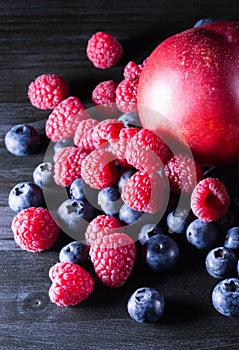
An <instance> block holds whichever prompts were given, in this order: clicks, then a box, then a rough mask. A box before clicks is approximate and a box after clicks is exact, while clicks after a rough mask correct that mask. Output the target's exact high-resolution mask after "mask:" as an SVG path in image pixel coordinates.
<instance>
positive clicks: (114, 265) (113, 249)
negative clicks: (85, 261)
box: [90, 233, 136, 288]
mask: <svg viewBox="0 0 239 350" xmlns="http://www.w3.org/2000/svg"><path fill="white" fill-rule="evenodd" d="M90 257H91V261H92V262H93V265H94V269H95V272H96V274H97V276H98V277H99V279H100V281H101V282H102V283H103V284H104V285H106V286H108V287H112V288H116V287H120V286H122V285H123V284H124V283H125V282H126V280H127V279H128V277H129V275H130V274H131V272H132V269H133V267H134V262H135V257H136V246H135V243H134V241H133V240H132V238H130V237H129V236H128V235H126V234H124V233H113V234H110V235H107V236H103V237H100V238H98V239H97V240H96V241H95V242H94V244H92V246H91V247H90Z"/></svg>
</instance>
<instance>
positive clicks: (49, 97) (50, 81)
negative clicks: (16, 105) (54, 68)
mask: <svg viewBox="0 0 239 350" xmlns="http://www.w3.org/2000/svg"><path fill="white" fill-rule="evenodd" d="M69 94H70V89H69V85H68V83H67V82H66V81H65V79H64V78H62V77H60V76H59V75H56V74H43V75H40V76H39V77H37V78H36V79H35V81H33V82H32V83H31V84H30V85H29V87H28V97H29V99H30V102H31V104H32V105H33V106H34V107H37V108H40V109H44V110H45V109H53V108H55V107H56V106H57V105H58V104H59V103H60V102H61V101H62V100H64V99H66V98H67V97H68V96H69Z"/></svg>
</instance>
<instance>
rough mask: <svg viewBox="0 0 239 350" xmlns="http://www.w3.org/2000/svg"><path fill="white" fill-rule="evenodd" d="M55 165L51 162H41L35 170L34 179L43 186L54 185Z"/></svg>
mask: <svg viewBox="0 0 239 350" xmlns="http://www.w3.org/2000/svg"><path fill="white" fill-rule="evenodd" d="M53 174H54V171H53V165H52V164H51V163H50V162H45V163H41V164H39V165H38V166H37V167H36V168H35V170H34V171H33V180H34V182H35V183H36V184H37V185H38V186H39V187H41V188H44V187H49V186H54V185H55V182H54V178H53Z"/></svg>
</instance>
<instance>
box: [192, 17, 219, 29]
mask: <svg viewBox="0 0 239 350" xmlns="http://www.w3.org/2000/svg"><path fill="white" fill-rule="evenodd" d="M214 21H215V20H213V19H212V18H201V19H199V20H198V21H197V22H196V23H195V24H194V28H196V27H200V26H202V25H203V24H207V23H211V22H214Z"/></svg>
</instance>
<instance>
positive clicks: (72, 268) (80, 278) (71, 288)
mask: <svg viewBox="0 0 239 350" xmlns="http://www.w3.org/2000/svg"><path fill="white" fill-rule="evenodd" d="M49 277H50V279H51V280H52V285H51V288H50V290H49V297H50V299H51V301H52V302H53V303H55V304H57V305H59V306H70V305H76V304H78V303H79V302H81V301H82V300H85V299H87V298H88V296H89V295H90V293H92V291H93V288H94V279H93V278H92V277H91V276H90V274H89V273H88V272H87V271H85V270H84V269H83V268H82V267H81V266H79V265H77V264H74V263H72V262H59V263H57V264H55V265H54V266H52V267H51V268H50V270H49Z"/></svg>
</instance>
